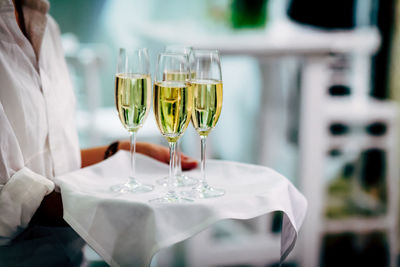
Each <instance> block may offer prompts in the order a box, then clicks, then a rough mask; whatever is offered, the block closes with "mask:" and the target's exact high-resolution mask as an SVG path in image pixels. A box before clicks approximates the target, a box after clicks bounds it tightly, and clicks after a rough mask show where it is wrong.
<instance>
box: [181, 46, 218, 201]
mask: <svg viewBox="0 0 400 267" xmlns="http://www.w3.org/2000/svg"><path fill="white" fill-rule="evenodd" d="M191 72H194V73H196V77H195V78H194V79H192V81H191V82H192V87H193V113H192V123H193V126H194V128H195V129H196V131H197V133H198V134H199V135H200V140H201V168H200V170H201V178H200V182H199V185H197V186H196V187H193V188H192V190H190V191H183V192H181V194H182V195H183V196H186V197H191V198H211V197H219V196H222V195H224V194H225V191H224V190H223V189H218V188H214V187H212V186H210V185H208V183H207V181H206V172H205V167H206V165H205V164H206V163H205V152H206V140H207V136H208V134H209V133H210V131H211V130H212V129H213V128H214V127H215V125H216V124H217V122H218V119H219V116H220V114H221V109H222V74H221V64H220V59H219V53H218V51H216V50H194V62H193V64H191Z"/></svg>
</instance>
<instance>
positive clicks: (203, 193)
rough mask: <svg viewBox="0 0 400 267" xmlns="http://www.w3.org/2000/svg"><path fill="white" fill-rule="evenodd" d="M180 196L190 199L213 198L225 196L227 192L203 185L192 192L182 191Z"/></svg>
mask: <svg viewBox="0 0 400 267" xmlns="http://www.w3.org/2000/svg"><path fill="white" fill-rule="evenodd" d="M180 194H181V196H183V197H189V198H213V197H221V196H223V195H225V190H223V189H219V188H214V187H211V186H209V185H208V184H202V185H200V186H198V187H194V188H193V189H192V190H190V191H182V192H181V193H180Z"/></svg>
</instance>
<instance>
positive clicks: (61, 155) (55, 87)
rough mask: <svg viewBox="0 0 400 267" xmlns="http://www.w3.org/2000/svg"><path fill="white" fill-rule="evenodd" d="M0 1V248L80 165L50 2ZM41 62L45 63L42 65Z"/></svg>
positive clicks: (69, 89)
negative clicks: (19, 7)
mask: <svg viewBox="0 0 400 267" xmlns="http://www.w3.org/2000/svg"><path fill="white" fill-rule="evenodd" d="M23 2H24V3H23V14H24V21H25V25H26V32H27V35H28V36H29V39H30V40H31V42H30V41H29V40H28V39H27V38H26V37H25V36H24V34H23V33H22V32H21V30H20V28H19V26H18V24H17V22H16V17H15V13H14V6H13V4H12V0H0V245H1V244H6V243H8V241H10V240H11V239H13V238H14V237H15V236H16V235H17V234H18V233H20V232H21V231H22V230H23V229H24V228H26V226H27V225H28V223H29V221H30V219H31V218H32V216H33V214H34V213H35V211H36V209H37V208H38V207H39V205H40V203H41V201H42V199H43V197H44V196H45V195H47V194H49V193H50V192H51V191H53V189H54V183H53V182H52V179H53V178H54V177H55V176H58V175H61V174H64V173H66V172H69V171H72V170H76V169H78V168H80V162H81V160H80V150H79V143H78V137H77V130H76V126H75V121H74V119H75V113H74V109H75V98H74V94H73V89H72V84H71V81H70V78H69V75H68V71H67V66H66V63H65V60H64V54H63V51H62V47H61V41H60V32H59V29H58V26H57V24H56V23H55V21H54V20H53V19H52V18H51V17H50V16H49V15H47V11H48V8H49V4H48V2H47V1H43V0H41V1H35V0H25V1H23ZM37 58H38V60H37Z"/></svg>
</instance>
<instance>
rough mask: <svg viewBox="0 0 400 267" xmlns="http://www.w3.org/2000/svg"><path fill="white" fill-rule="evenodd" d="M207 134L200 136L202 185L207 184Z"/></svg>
mask: <svg viewBox="0 0 400 267" xmlns="http://www.w3.org/2000/svg"><path fill="white" fill-rule="evenodd" d="M206 140H207V137H206V136H200V142H201V165H200V173H201V177H200V183H199V184H200V185H207V181H206Z"/></svg>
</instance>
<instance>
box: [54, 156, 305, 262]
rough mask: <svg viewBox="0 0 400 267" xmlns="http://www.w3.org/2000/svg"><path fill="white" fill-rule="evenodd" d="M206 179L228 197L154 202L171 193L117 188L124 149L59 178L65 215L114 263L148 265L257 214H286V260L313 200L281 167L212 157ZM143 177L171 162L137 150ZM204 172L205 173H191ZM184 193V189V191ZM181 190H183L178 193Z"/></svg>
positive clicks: (125, 164) (149, 179) (163, 171)
mask: <svg viewBox="0 0 400 267" xmlns="http://www.w3.org/2000/svg"><path fill="white" fill-rule="evenodd" d="M206 171H207V180H208V182H209V184H211V185H212V186H215V187H217V188H223V189H225V191H226V194H225V195H224V196H223V197H219V198H211V199H200V200H199V199H196V200H195V202H193V203H188V204H153V203H149V202H148V200H150V199H153V198H156V197H158V196H160V195H161V194H164V193H165V191H166V188H165V187H162V186H156V187H155V190H154V191H153V192H150V193H142V194H132V193H124V194H119V193H113V192H111V191H110V190H109V188H110V186H111V185H114V184H117V183H123V182H125V181H126V180H127V179H128V178H127V177H128V174H129V153H127V152H125V151H120V152H118V153H117V154H116V155H114V156H113V157H111V158H109V159H107V160H105V161H103V162H101V163H99V164H97V165H93V166H91V167H88V168H85V169H81V170H79V171H75V172H72V173H69V174H65V175H62V176H59V177H56V179H55V181H56V183H57V184H58V185H59V186H60V188H61V193H62V198H63V205H64V218H65V220H66V221H67V222H68V223H69V224H70V225H71V226H72V228H74V229H75V230H76V231H77V232H78V233H79V235H80V236H81V237H82V238H83V239H84V240H85V241H86V242H87V243H88V244H89V245H90V246H91V247H92V248H93V249H94V250H95V251H96V252H97V253H99V254H100V255H101V256H102V257H103V258H104V260H105V261H106V262H107V263H108V264H110V265H112V266H147V265H149V264H150V261H151V258H152V256H153V255H154V254H155V253H156V252H157V251H158V250H159V249H161V248H164V247H167V246H170V245H172V244H174V243H177V242H179V241H182V240H184V239H187V238H189V237H191V236H193V235H195V234H196V233H198V232H200V231H201V230H203V229H205V228H207V227H208V226H210V225H211V224H213V223H215V222H217V221H220V220H223V219H250V218H254V217H257V216H260V215H263V214H267V213H269V212H272V211H277V210H280V211H283V213H284V216H283V223H282V236H281V260H283V259H284V258H286V256H287V255H288V254H289V252H290V251H291V250H292V248H293V247H294V245H295V242H296V239H297V233H298V230H299V228H300V226H301V224H302V222H303V219H304V216H305V213H306V209H307V201H306V199H305V198H304V196H303V195H302V194H301V193H300V192H299V191H298V190H297V189H296V188H295V187H294V186H293V185H292V184H291V183H290V181H289V180H287V179H286V178H285V177H283V176H282V175H280V174H279V173H277V172H275V171H274V170H272V169H270V168H267V167H262V166H256V165H249V164H242V163H237V162H230V161H220V160H208V161H207V168H206ZM136 172H137V177H138V178H139V179H140V180H141V181H142V182H145V183H151V184H156V180H157V179H159V178H161V177H164V176H166V175H167V173H168V166H167V165H166V164H163V163H160V162H158V161H155V160H153V159H151V158H148V157H146V156H143V155H140V154H137V155H136ZM188 173H189V174H190V175H191V176H197V177H198V176H199V174H200V173H199V170H198V169H195V170H192V171H190V172H188ZM179 190H183V189H179ZM179 190H178V191H179Z"/></svg>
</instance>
